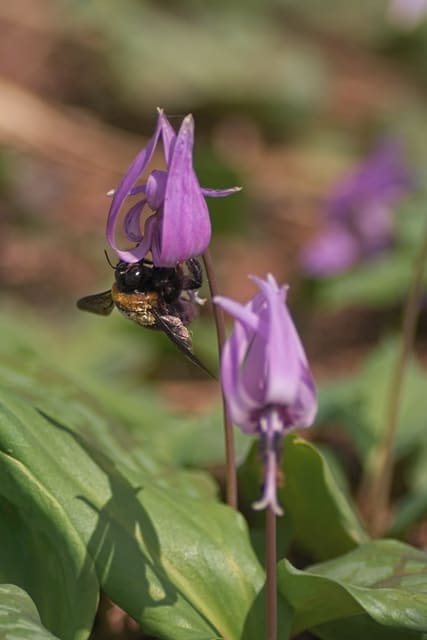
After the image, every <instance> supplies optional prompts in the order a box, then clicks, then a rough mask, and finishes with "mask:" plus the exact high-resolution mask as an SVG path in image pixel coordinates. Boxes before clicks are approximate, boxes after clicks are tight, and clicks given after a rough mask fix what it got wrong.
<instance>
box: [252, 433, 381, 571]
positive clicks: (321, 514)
mask: <svg viewBox="0 0 427 640" xmlns="http://www.w3.org/2000/svg"><path fill="white" fill-rule="evenodd" d="M257 448H258V447H257V445H255V446H254V447H253V449H252V451H251V454H250V456H249V457H248V459H247V460H246V462H245V463H244V465H243V467H242V468H241V470H240V480H241V483H240V484H241V488H242V492H243V494H242V495H244V496H245V499H246V501H248V502H253V501H254V500H255V499H256V498H257V497H258V496H259V492H260V490H261V489H260V485H261V481H262V467H261V464H260V462H259V459H258V455H257ZM282 471H283V485H284V486H283V487H282V488H281V489H279V492H278V493H279V501H280V502H281V504H282V505H283V507H284V509H285V515H284V516H283V518H281V519H280V522H282V521H283V522H284V524H285V526H286V528H287V530H288V528H289V529H290V530H291V534H289V533H285V535H287V536H290V537H291V540H293V542H294V543H296V544H297V546H298V547H299V548H301V549H302V550H304V551H305V552H306V553H308V554H310V555H311V556H312V557H313V558H315V559H318V560H324V559H327V558H331V557H334V556H336V555H337V554H340V553H345V552H346V551H349V550H350V549H353V548H354V547H356V546H357V545H358V544H361V543H362V542H366V541H367V540H368V536H367V534H366V532H365V531H364V529H363V527H362V525H361V523H360V521H359V519H358V516H357V515H356V513H355V511H354V510H353V507H352V506H351V501H350V498H349V496H348V495H346V493H344V492H343V490H342V488H341V486H340V484H339V483H338V481H337V479H336V477H335V476H334V474H333V472H332V471H331V469H330V468H329V466H328V463H327V461H326V459H325V458H324V456H323V455H322V454H321V453H320V452H319V451H318V450H317V449H316V447H315V446H313V445H312V444H310V443H309V442H307V441H306V440H303V439H302V438H300V437H298V436H295V435H290V436H288V437H287V438H285V441H284V445H283V463H282ZM313 532H315V535H313Z"/></svg>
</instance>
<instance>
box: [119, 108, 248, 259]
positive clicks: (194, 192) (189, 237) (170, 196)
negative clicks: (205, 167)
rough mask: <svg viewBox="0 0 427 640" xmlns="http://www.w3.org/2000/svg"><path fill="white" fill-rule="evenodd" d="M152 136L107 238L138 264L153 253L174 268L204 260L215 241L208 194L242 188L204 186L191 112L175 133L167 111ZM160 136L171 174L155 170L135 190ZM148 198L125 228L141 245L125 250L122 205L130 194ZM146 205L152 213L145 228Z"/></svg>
mask: <svg viewBox="0 0 427 640" xmlns="http://www.w3.org/2000/svg"><path fill="white" fill-rule="evenodd" d="M158 113H159V115H158V119H157V126H156V129H155V131H154V134H153V136H152V138H151V139H150V140H149V142H148V144H147V145H146V146H145V147H144V149H142V151H141V152H140V153H139V154H138V155H137V156H136V158H135V160H134V161H133V162H132V164H131V165H130V167H129V169H128V170H127V172H126V173H125V175H124V177H123V179H122V181H121V182H120V184H119V186H118V187H117V189H116V190H115V191H114V192H113V200H112V203H111V208H110V211H109V214H108V221H107V239H108V242H109V244H110V246H111V247H112V249H113V250H114V251H115V252H116V254H117V255H118V257H119V258H120V260H124V261H125V262H128V263H133V262H138V261H139V260H141V259H142V258H144V257H145V256H146V254H147V253H148V252H151V254H152V258H153V262H154V265H155V266H156V267H174V266H175V265H176V264H177V263H178V262H185V261H186V260H190V258H196V257H198V256H200V255H201V254H202V253H203V252H204V251H205V250H206V249H207V247H208V245H209V242H210V237H211V224H210V218H209V211H208V208H207V205H206V202H205V198H204V196H211V197H223V196H228V195H231V194H232V193H235V192H236V191H239V190H240V187H233V188H231V189H223V190H215V189H203V188H201V187H200V185H199V182H198V180H197V177H196V174H195V173H194V169H193V144H194V120H193V116H192V115H191V114H189V115H187V116H186V117H185V118H184V120H183V121H182V124H181V128H180V129H179V131H178V133H175V131H174V129H173V127H172V125H171V124H170V122H169V121H168V119H167V118H166V116H165V115H164V113H163V111H162V110H161V109H159V110H158ZM160 137H161V138H162V143H163V152H164V158H165V162H166V170H161V171H160V170H156V169H155V170H153V171H151V173H150V175H149V176H148V178H147V181H146V182H145V183H144V184H142V185H138V186H135V185H136V183H137V182H138V180H140V178H141V176H142V174H143V173H144V172H145V170H146V169H147V167H148V165H149V163H150V161H151V159H152V157H153V154H154V151H155V148H156V146H157V144H158V142H159V139H160ZM139 194H142V198H140V199H139V200H138V201H137V202H136V203H134V204H133V205H132V206H131V207H130V208H129V210H128V211H127V213H126V215H125V217H124V222H123V230H124V234H125V236H126V237H127V238H128V239H129V240H130V241H131V242H134V243H136V246H135V247H133V248H132V249H128V250H121V249H119V248H118V246H117V244H116V239H115V235H116V228H117V224H118V220H119V214H120V211H121V209H122V206H123V204H124V202H125V200H127V198H128V197H129V196H135V195H139ZM145 207H148V208H149V209H150V210H151V211H152V212H154V213H153V214H152V215H150V216H149V217H148V218H147V220H146V221H145V225H144V230H143V231H142V229H141V226H142V225H141V215H142V213H143V212H144V209H145Z"/></svg>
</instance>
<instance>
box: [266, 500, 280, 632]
mask: <svg viewBox="0 0 427 640" xmlns="http://www.w3.org/2000/svg"><path fill="white" fill-rule="evenodd" d="M265 534H266V537H265V569H266V572H267V586H266V594H265V596H266V633H265V637H266V640H277V574H276V564H277V553H276V514H275V512H274V509H272V507H271V506H269V507H268V508H267V513H266V528H265Z"/></svg>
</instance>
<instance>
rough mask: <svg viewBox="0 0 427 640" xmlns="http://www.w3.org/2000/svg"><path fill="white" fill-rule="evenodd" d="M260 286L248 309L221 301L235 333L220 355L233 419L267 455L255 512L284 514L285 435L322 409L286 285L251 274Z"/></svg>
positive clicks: (268, 277) (225, 299)
mask: <svg viewBox="0 0 427 640" xmlns="http://www.w3.org/2000/svg"><path fill="white" fill-rule="evenodd" d="M251 279H252V280H253V281H254V282H256V284H257V285H258V287H259V288H260V292H259V293H258V294H257V295H255V296H254V297H253V298H252V300H250V301H249V302H248V303H247V304H246V305H241V304H239V303H237V302H234V301H233V300H230V299H228V298H223V297H216V298H215V299H214V302H215V303H216V304H218V305H220V306H221V307H222V308H223V309H224V310H225V311H227V312H228V313H230V314H231V315H232V316H234V318H235V320H236V323H235V325H234V330H233V332H232V334H231V336H230V337H229V339H228V340H227V342H226V343H225V345H224V349H223V352H222V357H221V384H222V387H223V391H224V395H225V398H226V402H227V406H228V409H229V411H230V415H231V419H232V421H233V422H234V423H235V424H236V425H237V426H238V427H240V429H241V430H242V431H243V432H244V433H248V434H257V435H259V436H260V439H261V450H262V452H263V457H264V466H265V473H264V492H263V496H262V498H261V500H259V501H258V502H256V503H255V505H254V507H255V508H256V509H263V508H265V507H267V506H270V507H271V508H272V509H274V511H275V512H276V513H277V514H281V513H282V510H281V508H280V506H279V504H278V502H277V497H276V470H277V466H278V464H279V462H280V455H281V442H282V436H283V434H284V433H285V432H287V431H289V430H290V429H292V428H293V427H296V426H300V427H309V426H310V425H311V424H312V422H313V420H314V417H315V414H316V410H317V402H316V390H315V386H314V382H313V378H312V375H311V372H310V368H309V365H308V362H307V358H306V355H305V353H304V349H303V346H302V344H301V341H300V339H299V336H298V334H297V331H296V329H295V326H294V323H293V322H292V318H291V316H290V314H289V311H288V309H287V307H286V304H285V300H286V292H287V287H279V286H278V284H277V282H276V280H275V279H274V277H273V276H272V275H271V274H268V275H267V278H266V279H265V280H261V279H260V278H256V277H255V276H251Z"/></svg>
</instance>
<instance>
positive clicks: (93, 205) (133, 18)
mask: <svg viewBox="0 0 427 640" xmlns="http://www.w3.org/2000/svg"><path fill="white" fill-rule="evenodd" d="M422 4H423V3H422V2H419V1H417V2H414V1H413V0H412V1H411V0H393V1H391V0H369V1H368V0H364V1H359V2H345V3H344V2H340V0H317V1H315V0H311V1H310V2H309V1H308V0H270V2H265V0H234V2H228V1H226V0H216V2H215V3H208V2H199V1H197V0H181V1H180V0H74V1H73V0H19V2H15V3H8V2H2V3H0V104H1V109H0V238H1V250H0V293H1V313H0V381H1V382H2V384H4V385H6V386H7V387H11V388H12V389H13V390H18V391H19V392H20V393H22V394H25V395H26V396H29V397H30V398H31V399H34V398H35V399H36V404H37V403H38V405H37V406H39V405H40V403H42V405H43V402H47V403H49V407H50V409H51V410H52V407H54V409H56V408H57V409H58V415H61V412H63V411H64V406H68V407H69V411H70V416H71V414H72V419H73V420H74V421H77V422H78V423H79V425H80V426H81V427H82V429H83V431H84V432H85V430H87V432H88V436H91V435H93V434H95V436H94V440H95V442H96V437H98V438H100V440H99V442H101V441H102V442H103V446H104V445H105V446H107V448H108V446H111V449H112V456H114V455H115V453H117V450H118V445H117V443H118V442H120V446H122V447H123V448H126V442H124V443H123V441H122V436H121V435H120V432H118V433H119V436H117V439H116V440H114V439H112V440H111V443H112V444H111V443H110V442H109V441H106V440H105V433H104V432H103V431H102V429H100V430H99V433H98V432H97V431H96V430H97V428H98V422H97V418H96V416H95V418H96V419H95V418H94V417H93V416H92V417H91V419H90V420H89V419H88V413H87V406H88V404H87V403H88V400H87V399H86V400H85V401H84V402H83V403H82V404H80V393H83V392H86V391H88V392H90V393H94V394H95V397H96V399H97V402H98V405H97V407H98V409H99V408H100V407H101V408H103V409H104V411H105V412H106V413H107V414H109V415H110V417H111V419H112V424H113V432H114V425H115V421H116V420H117V421H120V422H121V424H124V425H125V426H128V427H129V429H130V430H131V431H132V433H133V436H132V437H135V438H137V439H138V438H140V439H141V442H142V445H141V450H142V451H144V447H145V443H146V441H145V440H144V438H149V441H150V447H151V449H149V455H151V452H152V449H153V447H154V450H155V451H156V452H157V453H158V455H159V456H160V457H162V456H164V457H167V455H170V454H171V452H173V458H174V461H175V462H177V463H178V464H182V465H183V466H207V467H208V468H209V469H210V470H211V471H212V470H213V471H214V473H215V475H216V476H217V477H218V478H219V479H221V473H222V472H221V470H218V469H219V467H220V466H221V464H222V460H223V451H222V443H221V442H219V440H220V430H219V429H218V425H219V423H220V407H219V393H218V386H217V384H216V383H215V382H214V381H212V380H210V379H208V378H207V376H206V375H205V374H204V373H203V372H202V371H199V370H198V369H197V368H196V367H195V366H194V365H193V364H192V363H190V362H188V361H187V360H186V359H185V358H184V357H183V356H182V354H180V353H179V352H178V351H177V350H176V349H175V348H174V346H173V345H171V344H170V343H169V341H168V340H167V339H166V338H165V336H163V335H158V334H156V333H154V332H153V333H152V332H149V331H145V330H143V329H141V328H139V327H137V326H136V325H133V324H132V323H130V322H126V321H125V320H124V319H123V318H122V317H121V316H120V315H119V314H118V313H117V312H114V313H113V314H112V315H111V316H110V317H108V318H103V317H98V316H95V315H91V314H85V313H82V312H80V311H79V310H78V309H77V308H76V304H75V302H76V300H77V299H78V298H80V297H82V296H85V295H88V294H91V293H96V292H100V291H104V290H105V289H107V288H108V287H109V286H111V284H112V272H111V268H110V266H109V265H108V263H107V261H106V259H105V256H104V250H105V249H107V248H108V247H107V245H106V240H105V224H106V217H107V212H108V208H109V204H110V202H109V200H108V198H107V197H106V193H107V192H108V191H109V190H110V189H112V188H114V187H115V186H116V185H117V184H118V182H119V181H120V179H121V176H122V175H123V172H124V171H125V170H126V169H127V167H128V165H129V164H130V162H131V160H132V159H133V157H134V156H135V154H136V153H137V152H138V151H139V150H140V149H141V147H142V146H143V145H144V144H145V142H146V141H147V139H148V138H149V137H150V136H151V134H152V131H153V128H154V125H155V121H156V115H157V114H156V107H158V106H160V107H163V108H164V110H165V112H166V114H167V116H168V117H169V119H170V121H171V122H172V123H173V124H174V126H176V127H179V124H180V122H181V119H182V117H183V116H184V115H185V114H187V113H189V112H191V113H193V114H194V117H195V121H196V148H195V168H196V172H197V174H198V176H199V179H200V183H201V184H202V185H203V186H206V187H213V188H214V187H228V186H233V185H242V186H243V191H242V192H241V193H240V194H237V195H234V196H233V197H230V198H227V199H222V200H210V201H209V208H210V211H211V218H212V223H213V229H214V234H213V241H212V246H211V250H212V254H213V258H214V261H215V266H216V270H217V277H218V281H219V285H220V288H221V292H222V293H223V294H224V295H228V296H231V297H234V298H236V299H238V300H241V301H244V300H247V299H248V298H249V297H250V296H251V295H252V294H253V293H254V288H253V285H252V284H251V282H250V281H249V280H248V278H247V275H248V274H251V273H253V274H257V275H259V276H265V274H266V273H268V272H272V273H273V274H274V275H275V276H276V278H277V280H278V281H279V282H283V283H288V284H289V285H290V293H289V305H290V308H291V311H292V314H293V316H294V318H295V321H296V324H297V326H298V330H299V332H300V334H301V336H302V338H303V342H304V344H305V346H306V350H307V354H308V357H309V360H310V362H311V364H312V367H313V370H314V373H315V377H316V380H317V381H318V385H319V389H320V412H319V416H318V421H317V426H318V428H317V429H314V430H313V431H312V435H311V434H308V437H314V438H315V439H316V440H317V442H318V443H319V445H320V446H323V451H324V453H325V454H326V455H328V460H329V462H330V463H331V465H332V467H333V469H334V470H335V471H336V473H337V477H339V478H340V482H342V484H343V486H344V485H345V486H346V490H349V491H351V490H353V492H355V488H356V487H357V484H358V482H359V480H360V475H361V468H362V467H363V466H364V465H365V464H366V460H368V461H369V456H372V452H374V453H375V451H376V449H375V446H376V443H377V441H378V438H379V434H380V433H381V430H382V427H383V424H384V416H383V414H384V406H385V404H386V403H387V398H388V395H387V394H388V393H389V389H388V379H389V378H388V376H389V374H390V371H391V369H392V367H393V366H394V362H395V358H396V340H397V339H398V335H399V331H400V327H401V317H402V309H403V305H404V303H405V299H406V296H407V292H408V288H409V284H410V281H411V278H412V277H413V270H414V262H415V259H416V256H417V253H418V252H419V246H420V244H421V242H422V235H423V234H425V225H426V214H427V206H426V205H427V191H426V189H425V186H424V185H425V173H426V171H425V166H426V163H427V17H425V15H424V13H426V14H427V6H426V7H425V8H424V7H423V6H422ZM425 4H426V5H427V3H425ZM158 159H160V156H158V158H156V159H155V161H154V165H156V162H157V160H158ZM110 257H111V259H113V260H114V256H113V255H112V254H111V251H110ZM426 283H427V280H426ZM203 293H206V291H202V295H203ZM425 320H426V307H425V299H424V298H423V300H422V301H421V322H420V323H419V330H418V338H417V353H418V356H419V362H418V363H412V364H411V368H410V372H409V377H408V380H409V382H408V385H407V386H406V387H405V394H404V399H403V407H402V411H401V416H400V423H401V424H402V425H404V427H405V429H404V430H400V432H399V434H400V435H398V440H397V444H396V459H397V463H398V470H399V474H398V475H399V478H398V482H397V483H396V486H395V487H394V496H395V497H396V499H397V500H400V499H402V505H403V506H402V508H401V509H400V510H398V511H397V513H398V519H397V520H396V523H395V533H396V532H397V533H399V532H400V533H401V532H402V531H405V530H406V529H407V528H408V527H410V526H412V525H413V523H414V522H416V521H417V522H418V524H417V526H416V528H414V529H412V530H411V531H410V532H409V534H408V535H407V536H406V539H409V540H411V541H413V542H415V544H417V545H418V546H421V547H422V546H426V544H427V543H426V540H427V525H426V521H425V512H426V509H427V506H426V498H425V496H426V495H427V489H426V487H427V477H426V473H425V469H426V468H427V467H426V465H425V460H426V459H427V448H426V446H425V444H422V445H421V443H424V442H425V437H424V434H425V428H426V427H427V425H426V415H427V397H426V394H425V389H426V382H427V380H426V376H425V370H424V363H425V356H426V354H427V351H426V347H427V340H426V338H427V331H426V323H425ZM192 329H193V339H194V344H195V352H196V354H197V355H198V357H199V358H201V359H202V360H203V362H205V363H206V365H207V366H208V367H209V368H210V369H211V370H216V367H217V350H216V340H215V332H214V328H213V322H212V317H211V309H210V307H209V304H207V305H206V306H205V307H203V309H202V311H201V317H200V318H199V319H198V320H197V321H195V322H194V324H193V325H192ZM71 381H72V383H71ZM40 385H41V386H42V387H43V388H44V391H41V387H40ZM50 389H52V390H53V389H54V391H55V393H52V397H51V398H50V397H49V390H50ZM152 389H155V392H154V393H153V392H152ZM46 391H47V394H46ZM57 398H62V401H65V404H61V402H59V401H58V407H56V404H55V403H56V402H57ZM66 403H69V404H68V405H67V404H66ZM85 403H86V404H85ZM85 407H86V408H85ZM188 412H191V414H192V415H193V416H196V420H194V422H193V424H192V425H190V424H189V422H188V417H187V416H188ZM172 413H173V414H174V416H175V418H174V421H171V419H170V415H171V414H172ZM76 416H77V417H76ZM201 417H203V419H201ZM184 422H185V425H184ZM89 423H90V424H91V425H92V426H88V424H89ZM159 424H162V425H163V426H162V429H163V431H162V430H159V429H158V428H157V427H158V425H159ZM91 429H92V430H93V433H92V434H91ZM144 429H145V430H146V431H144ZM150 429H151V431H150ZM85 433H86V432H85ZM141 434H142V435H141ZM147 434H148V435H147ZM237 435H238V434H237ZM305 435H307V434H305ZM247 446H248V445H247V444H245V445H242V439H240V440H239V442H238V451H239V452H242V451H244V448H245V447H246V448H247ZM328 447H329V448H328ZM131 448H133V445H131ZM328 452H329V453H328ZM241 455H243V454H241ZM416 455H418V457H416ZM408 461H409V462H408ZM414 461H415V462H414ZM405 465H406V466H405ZM343 469H345V471H346V475H347V478H346V479H345V480H344V473H343ZM402 470H403V471H402ZM405 492H409V495H410V497H409V498H408V499H406V498H405V499H403V498H402V496H404V495H405ZM255 495H256V494H255ZM405 500H406V502H405ZM249 503H250V500H249V501H248V504H249ZM417 519H418V520H417ZM420 519H421V520H420ZM108 606H109V605H108V603H107V604H106V607H107V608H108ZM110 614H111V615H110V617H109V621H108V624H107V627H106V630H104V632H102V630H101V632H100V636H99V637H103V638H106V637H109V635H108V634H109V633H111V634H112V636H111V637H119V634H120V633H121V631H123V624H124V622H123V616H122V615H121V614H120V612H118V611H117V610H116V609H112V610H111V611H110ZM114 616H117V629H118V631H117V630H116V631H117V633H116V632H114V633H115V635H114V633H113V631H114V629H115V627H114V625H115V622H114V620H115V618H114ZM107 617H108V616H107ZM101 618H102V616H101ZM128 622H129V621H128ZM126 624H127V623H126ZM129 624H131V623H130V622H129ZM126 633H127V632H126ZM126 633H125V634H124V635H123V637H126V638H127V637H128V635H126ZM129 633H130V634H131V631H129ZM135 633H138V632H137V631H136V632H135ZM129 637H130V636H129Z"/></svg>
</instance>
